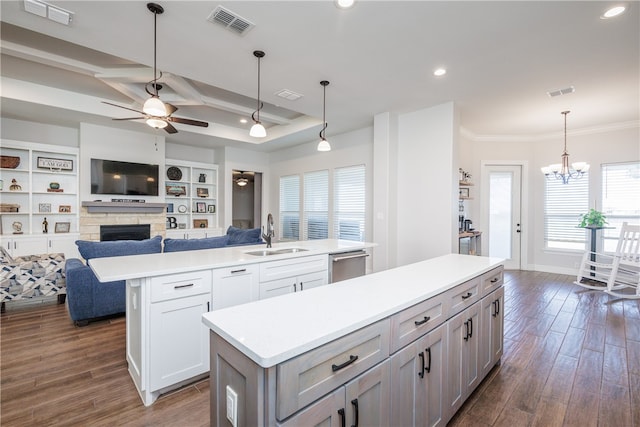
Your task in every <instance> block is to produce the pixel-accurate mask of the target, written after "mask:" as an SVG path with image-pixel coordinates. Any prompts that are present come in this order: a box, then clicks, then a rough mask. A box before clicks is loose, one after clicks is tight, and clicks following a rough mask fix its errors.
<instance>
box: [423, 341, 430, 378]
mask: <svg viewBox="0 0 640 427" xmlns="http://www.w3.org/2000/svg"><path fill="white" fill-rule="evenodd" d="M424 351H425V352H426V353H427V366H426V368H424V370H425V371H427V374H428V373H429V372H431V347H429V348H427V349H425V350H424Z"/></svg>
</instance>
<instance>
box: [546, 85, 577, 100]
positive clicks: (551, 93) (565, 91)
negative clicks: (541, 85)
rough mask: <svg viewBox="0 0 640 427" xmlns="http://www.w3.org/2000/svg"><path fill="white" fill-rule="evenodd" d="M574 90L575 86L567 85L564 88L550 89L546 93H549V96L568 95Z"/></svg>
mask: <svg viewBox="0 0 640 427" xmlns="http://www.w3.org/2000/svg"><path fill="white" fill-rule="evenodd" d="M575 91H576V88H574V87H573V86H569V87H567V88H564V89H557V90H551V91H549V92H547V95H549V97H550V98H553V97H556V96H560V95H568V94H570V93H573V92H575Z"/></svg>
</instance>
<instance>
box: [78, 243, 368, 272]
mask: <svg viewBox="0 0 640 427" xmlns="http://www.w3.org/2000/svg"><path fill="white" fill-rule="evenodd" d="M374 246H375V244H374V243H364V242H352V241H348V240H336V239H325V240H305V241H300V242H278V243H274V244H273V248H272V249H283V248H303V249H307V250H306V251H303V252H297V253H288V254H279V255H268V256H255V255H249V254H247V252H251V251H255V250H260V249H265V248H266V244H261V245H249V246H230V247H226V248H216V249H203V250H197V251H183V252H168V253H159V254H147V255H130V256H123V257H106V258H94V259H91V260H90V261H89V265H90V266H91V269H92V270H93V272H94V273H95V275H96V277H97V278H98V280H100V281H101V282H111V281H114V280H127V279H138V278H142V277H152V276H162V275H165V274H176V273H185V272H187V271H196V270H203V269H207V268H224V267H233V266H236V265H246V264H254V263H260V262H268V261H277V260H282V259H291V258H300V257H305V256H310V255H322V254H332V253H340V252H348V251H353V250H358V249H366V248H371V247H374Z"/></svg>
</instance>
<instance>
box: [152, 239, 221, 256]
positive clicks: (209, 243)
mask: <svg viewBox="0 0 640 427" xmlns="http://www.w3.org/2000/svg"><path fill="white" fill-rule="evenodd" d="M228 242H229V236H217V237H206V238H203V239H164V251H165V252H179V251H196V250H199V249H214V248H224V247H225V246H227V243H228Z"/></svg>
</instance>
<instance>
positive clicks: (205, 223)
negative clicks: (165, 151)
mask: <svg viewBox="0 0 640 427" xmlns="http://www.w3.org/2000/svg"><path fill="white" fill-rule="evenodd" d="M164 172H165V175H164V184H165V185H164V190H165V201H166V203H167V237H172V238H194V237H207V236H210V235H218V234H220V231H219V229H218V166H217V165H213V164H206V163H198V162H189V161H185V160H172V159H167V160H166V164H165V170H164Z"/></svg>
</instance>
